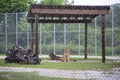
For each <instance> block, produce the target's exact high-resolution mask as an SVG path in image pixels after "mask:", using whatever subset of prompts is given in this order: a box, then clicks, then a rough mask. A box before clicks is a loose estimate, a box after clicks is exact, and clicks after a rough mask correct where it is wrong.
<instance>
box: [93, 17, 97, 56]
mask: <svg viewBox="0 0 120 80" xmlns="http://www.w3.org/2000/svg"><path fill="white" fill-rule="evenodd" d="M94 25H95V56H97V17H96V18H95V22H94Z"/></svg>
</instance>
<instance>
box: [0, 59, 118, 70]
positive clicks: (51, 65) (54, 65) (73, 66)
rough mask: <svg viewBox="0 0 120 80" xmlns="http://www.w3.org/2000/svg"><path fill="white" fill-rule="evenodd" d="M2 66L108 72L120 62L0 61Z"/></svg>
mask: <svg viewBox="0 0 120 80" xmlns="http://www.w3.org/2000/svg"><path fill="white" fill-rule="evenodd" d="M0 66H6V67H27V68H47V69H63V70H108V69H112V68H115V67H120V62H112V61H109V62H106V63H102V62H42V63H41V64H36V65H34V64H18V63H5V62H4V60H3V59H0Z"/></svg>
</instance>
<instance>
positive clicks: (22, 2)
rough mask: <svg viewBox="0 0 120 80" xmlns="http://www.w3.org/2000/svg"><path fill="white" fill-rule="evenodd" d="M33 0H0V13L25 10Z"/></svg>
mask: <svg viewBox="0 0 120 80" xmlns="http://www.w3.org/2000/svg"><path fill="white" fill-rule="evenodd" d="M31 3H35V1H34V0H0V13H14V12H26V11H28V9H29V4H31Z"/></svg>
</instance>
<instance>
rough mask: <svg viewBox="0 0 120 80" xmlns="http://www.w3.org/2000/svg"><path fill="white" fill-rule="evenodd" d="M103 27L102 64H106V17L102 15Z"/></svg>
mask: <svg viewBox="0 0 120 80" xmlns="http://www.w3.org/2000/svg"><path fill="white" fill-rule="evenodd" d="M101 23H102V26H101V33H102V62H103V63H105V62H106V58H105V15H102V21H101Z"/></svg>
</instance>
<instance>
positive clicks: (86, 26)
mask: <svg viewBox="0 0 120 80" xmlns="http://www.w3.org/2000/svg"><path fill="white" fill-rule="evenodd" d="M87 28H88V25H87V22H85V56H84V57H85V59H87V35H88V34H87V32H88V30H87Z"/></svg>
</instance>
